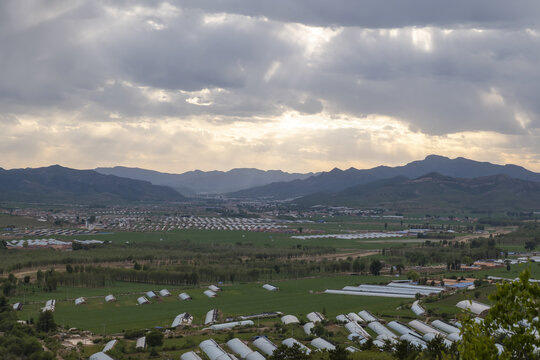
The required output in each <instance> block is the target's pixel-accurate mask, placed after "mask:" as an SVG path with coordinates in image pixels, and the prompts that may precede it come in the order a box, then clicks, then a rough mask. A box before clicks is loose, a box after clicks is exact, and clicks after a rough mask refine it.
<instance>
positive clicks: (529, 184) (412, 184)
mask: <svg viewBox="0 0 540 360" xmlns="http://www.w3.org/2000/svg"><path fill="white" fill-rule="evenodd" d="M293 201H294V203H295V204H298V205H301V206H304V207H310V206H314V205H327V206H354V207H359V206H367V207H384V208H391V209H394V210H400V211H411V210H421V209H422V210H426V209H436V210H438V211H447V210H451V209H469V210H484V211H486V210H491V211H509V210H513V211H537V210H539V209H540V182H535V181H527V180H521V179H516V178H511V177H509V176H507V175H491V176H483V177H476V178H469V179H465V178H456V177H450V176H445V175H441V174H438V173H430V174H426V175H424V176H422V177H419V178H416V179H412V180H411V179H408V178H406V177H404V176H398V177H394V178H390V179H383V180H377V181H374V182H370V183H368V184H361V185H357V186H354V187H350V188H347V189H345V190H342V191H340V192H336V193H317V194H311V195H307V196H304V197H301V198H298V199H295V200H293Z"/></svg>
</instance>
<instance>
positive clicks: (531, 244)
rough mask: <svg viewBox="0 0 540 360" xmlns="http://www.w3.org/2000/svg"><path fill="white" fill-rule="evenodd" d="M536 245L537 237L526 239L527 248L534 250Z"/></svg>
mask: <svg viewBox="0 0 540 360" xmlns="http://www.w3.org/2000/svg"><path fill="white" fill-rule="evenodd" d="M536 245H538V240H537V239H534V240H529V241H525V249H527V250H529V251H533V250H534V248H535V247H536Z"/></svg>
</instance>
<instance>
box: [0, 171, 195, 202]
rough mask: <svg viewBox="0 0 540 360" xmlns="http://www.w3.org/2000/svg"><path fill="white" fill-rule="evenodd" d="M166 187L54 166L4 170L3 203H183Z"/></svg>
mask: <svg viewBox="0 0 540 360" xmlns="http://www.w3.org/2000/svg"><path fill="white" fill-rule="evenodd" d="M183 200H185V198H184V197H183V196H182V195H180V194H179V193H178V192H176V191H175V190H173V189H171V188H169V187H166V186H157V185H153V184H151V183H150V182H147V181H141V180H133V179H128V178H122V177H118V176H112V175H103V174H100V173H98V172H96V171H92V170H75V169H69V168H66V167H62V166H59V165H53V166H49V167H42V168H36V169H30V168H28V169H13V170H4V169H2V168H0V201H14V202H31V203H40V202H47V203H59V202H66V203H83V204H86V203H94V204H95V203H118V202H120V203H122V202H136V201H149V202H154V201H183Z"/></svg>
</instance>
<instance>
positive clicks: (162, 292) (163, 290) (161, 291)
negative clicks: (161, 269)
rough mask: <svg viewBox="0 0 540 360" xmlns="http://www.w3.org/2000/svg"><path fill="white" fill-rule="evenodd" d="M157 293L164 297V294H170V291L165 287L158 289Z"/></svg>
mask: <svg viewBox="0 0 540 360" xmlns="http://www.w3.org/2000/svg"><path fill="white" fill-rule="evenodd" d="M159 295H160V296H163V297H165V296H171V293H170V292H169V290H167V289H162V290H160V291H159Z"/></svg>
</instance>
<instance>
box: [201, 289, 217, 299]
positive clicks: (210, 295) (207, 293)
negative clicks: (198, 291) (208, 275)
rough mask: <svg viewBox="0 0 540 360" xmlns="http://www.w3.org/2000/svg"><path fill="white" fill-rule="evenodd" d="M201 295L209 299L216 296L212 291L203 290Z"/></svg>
mask: <svg viewBox="0 0 540 360" xmlns="http://www.w3.org/2000/svg"><path fill="white" fill-rule="evenodd" d="M203 294H204V295H206V296H208V297H209V298H213V297H216V296H217V294H216V293H215V292H213V291H212V290H204V292H203Z"/></svg>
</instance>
